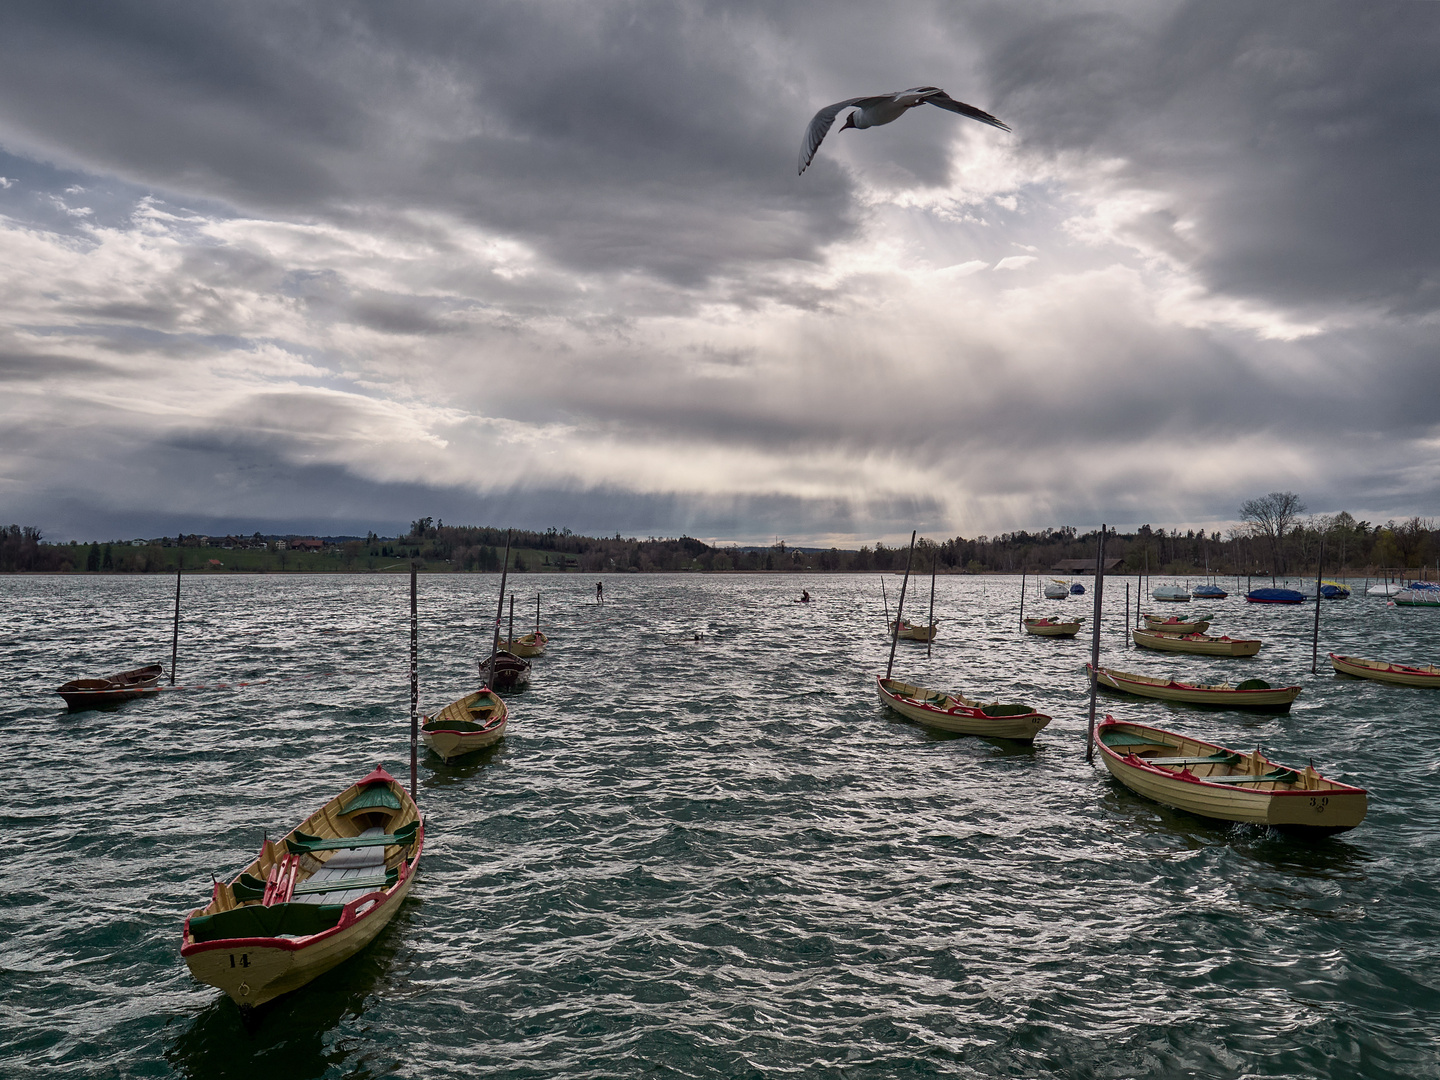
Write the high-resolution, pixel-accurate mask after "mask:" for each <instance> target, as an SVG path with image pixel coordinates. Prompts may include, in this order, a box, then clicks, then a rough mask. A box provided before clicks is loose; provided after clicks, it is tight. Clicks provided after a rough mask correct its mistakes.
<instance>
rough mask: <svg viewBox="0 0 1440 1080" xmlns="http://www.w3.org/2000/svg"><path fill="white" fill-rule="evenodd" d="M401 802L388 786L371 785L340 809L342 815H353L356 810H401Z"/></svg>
mask: <svg viewBox="0 0 1440 1080" xmlns="http://www.w3.org/2000/svg"><path fill="white" fill-rule="evenodd" d="M399 809H400V800H399V799H397V798H396V797H395V793H394V792H393V791H391V790H390V787H389V785H387V784H371V785H370V786H369V787H367V788H366V789H365V790H364V791H362V792H360V794H359V795H356V796H355V798H353V799H351V800H350V801H349V802H348V803H346V804H345V805H344V806H342V807H341V808H340V813H342V814H353V813H354V812H355V811H356V810H399Z"/></svg>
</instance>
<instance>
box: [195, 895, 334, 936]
mask: <svg viewBox="0 0 1440 1080" xmlns="http://www.w3.org/2000/svg"><path fill="white" fill-rule="evenodd" d="M344 910H345V905H344V904H273V905H271V906H270V907H261V906H259V905H258V904H257V905H254V906H251V907H238V908H231V909H230V910H229V911H217V912H216V913H215V914H214V915H196V916H195V917H194V918H192V919H191V920H190V933H191V936H193V937H194V938H195V940H196V941H223V940H225V939H226V938H255V937H280V936H282V935H285V936H289V937H308V936H309V935H311V934H318V933H320V932H321V931H322V930H329V929H330V928H331V927H332V926H334V925H335V924H336V923H337V922H339V921H340V913H341V912H342V911H344Z"/></svg>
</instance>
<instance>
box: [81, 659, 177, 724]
mask: <svg viewBox="0 0 1440 1080" xmlns="http://www.w3.org/2000/svg"><path fill="white" fill-rule="evenodd" d="M164 673H165V671H164V669H163V668H162V667H161V666H160V665H159V664H149V665H147V666H145V667H140V668H134V669H133V670H131V671H122V672H119V673H118V674H115V675H108V676H106V677H105V678H103V679H73V680H71V681H70V682H67V683H66V684H65V685H64V686H62V687H60V688H59V689H58V690H56V691H55V692H56V693H57V694H59V695H60V696H61V697H62V698H64V699H65V704H66V706H67V707H68V708H69V709H70V711H71V712H80V711H82V710H84V709H100V708H104V707H105V706H107V705H118V704H119V703H120V702H122V701H134V700H135V699H136V698H142V697H150V696H152V695H154V694H158V693H160V677H161V676H162V675H163V674H164Z"/></svg>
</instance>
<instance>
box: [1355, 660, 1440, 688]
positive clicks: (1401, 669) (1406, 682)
mask: <svg viewBox="0 0 1440 1080" xmlns="http://www.w3.org/2000/svg"><path fill="white" fill-rule="evenodd" d="M1330 666H1331V667H1333V668H1334V669H1335V670H1336V671H1338V672H1340V673H1341V674H1344V675H1354V676H1356V677H1357V678H1361V679H1374V680H1375V681H1376V682H1383V683H1392V684H1394V685H1395V686H1440V666H1437V665H1435V664H1429V665H1427V666H1425V667H1410V666H1409V665H1406V664H1391V663H1388V662H1387V661H1384V660H1361V659H1360V658H1359V657H1358V656H1337V655H1336V654H1335V653H1333V652H1332V653H1331V654H1330Z"/></svg>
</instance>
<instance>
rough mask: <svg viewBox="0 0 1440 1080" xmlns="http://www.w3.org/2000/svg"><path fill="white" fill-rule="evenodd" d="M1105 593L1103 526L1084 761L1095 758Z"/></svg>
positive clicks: (1097, 570) (1096, 562)
mask: <svg viewBox="0 0 1440 1080" xmlns="http://www.w3.org/2000/svg"><path fill="white" fill-rule="evenodd" d="M1104 591H1105V526H1104V525H1103V524H1102V525H1101V526H1100V544H1099V548H1098V550H1097V551H1096V554H1095V627H1094V629H1093V631H1092V632H1091V635H1090V726H1089V727H1087V728H1086V729H1085V760H1086V761H1091V760H1093V759H1094V756H1095V695H1096V692H1097V690H1098V688H1099V685H1100V683H1099V677H1100V597H1101V595H1102V594H1103V593H1104Z"/></svg>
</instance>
